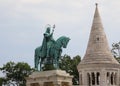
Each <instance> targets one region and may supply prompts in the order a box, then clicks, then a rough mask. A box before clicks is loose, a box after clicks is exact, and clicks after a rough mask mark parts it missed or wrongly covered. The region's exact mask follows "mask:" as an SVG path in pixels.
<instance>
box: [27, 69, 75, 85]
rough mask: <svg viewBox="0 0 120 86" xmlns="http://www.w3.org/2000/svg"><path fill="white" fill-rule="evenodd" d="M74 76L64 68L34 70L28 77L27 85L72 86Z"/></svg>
mask: <svg viewBox="0 0 120 86" xmlns="http://www.w3.org/2000/svg"><path fill="white" fill-rule="evenodd" d="M72 78H73V76H70V75H69V74H68V73H66V72H65V71H63V70H50V71H40V72H34V73H33V74H32V75H30V76H29V77H27V78H26V81H27V83H26V86H72Z"/></svg>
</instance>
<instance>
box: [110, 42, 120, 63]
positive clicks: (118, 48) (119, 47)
mask: <svg viewBox="0 0 120 86" xmlns="http://www.w3.org/2000/svg"><path fill="white" fill-rule="evenodd" d="M111 51H112V53H113V56H114V57H115V58H116V60H117V61H118V62H119V63H120V42H118V43H113V44H112V50H111Z"/></svg>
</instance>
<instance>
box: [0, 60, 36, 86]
mask: <svg viewBox="0 0 120 86" xmlns="http://www.w3.org/2000/svg"><path fill="white" fill-rule="evenodd" d="M0 70H1V71H2V72H3V73H4V74H5V75H6V78H5V79H6V80H5V81H6V82H5V84H14V85H15V84H16V85H17V86H25V84H26V80H25V77H28V76H29V75H30V74H31V73H32V72H33V71H34V69H33V68H31V67H30V66H29V65H28V64H27V63H24V62H18V63H14V62H8V63H6V64H5V65H3V67H2V68H0Z"/></svg>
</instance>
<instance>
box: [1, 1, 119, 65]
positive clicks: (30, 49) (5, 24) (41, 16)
mask: <svg viewBox="0 0 120 86" xmlns="http://www.w3.org/2000/svg"><path fill="white" fill-rule="evenodd" d="M96 2H97V3H98V4H99V5H98V6H99V11H100V15H101V18H102V22H103V25H104V29H105V32H106V35H107V38H108V42H109V45H110V46H111V44H112V43H113V42H118V41H120V39H119V37H120V19H119V18H120V9H119V8H120V1H119V0H0V39H1V41H0V67H1V66H3V64H5V63H6V62H8V61H14V62H21V61H24V62H27V63H29V64H30V65H31V66H32V67H33V65H34V49H35V48H36V47H38V46H40V45H41V43H42V39H43V33H44V32H45V26H46V24H51V25H53V24H55V25H56V28H55V31H54V36H53V37H54V39H55V40H56V39H57V38H59V37H60V36H63V35H65V36H68V37H70V38H71V40H70V42H69V44H68V47H67V48H66V49H63V55H64V54H68V55H70V56H71V57H73V56H76V55H80V56H81V57H83V56H84V54H85V51H86V47H87V42H88V38H89V33H90V29H91V25H92V20H93V15H94V11H95V3H96Z"/></svg>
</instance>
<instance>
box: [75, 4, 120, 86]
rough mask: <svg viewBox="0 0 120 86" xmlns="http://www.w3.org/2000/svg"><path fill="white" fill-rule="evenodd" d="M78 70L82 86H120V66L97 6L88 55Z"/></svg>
mask: <svg viewBox="0 0 120 86" xmlns="http://www.w3.org/2000/svg"><path fill="white" fill-rule="evenodd" d="M77 69H78V72H79V83H80V86H119V85H120V78H119V77H120V65H119V63H118V62H117V60H116V59H115V58H114V57H113V56H112V53H111V50H110V48H109V46H108V42H107V38H106V35H105V32H104V28H103V25H102V22H101V18H100V15H99V11H98V5H97V4H96V9H95V14H94V18H93V24H92V27H91V32H90V38H89V41H88V46H87V50H86V54H85V56H84V58H83V60H82V61H81V62H80V63H79V64H78V66H77Z"/></svg>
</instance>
